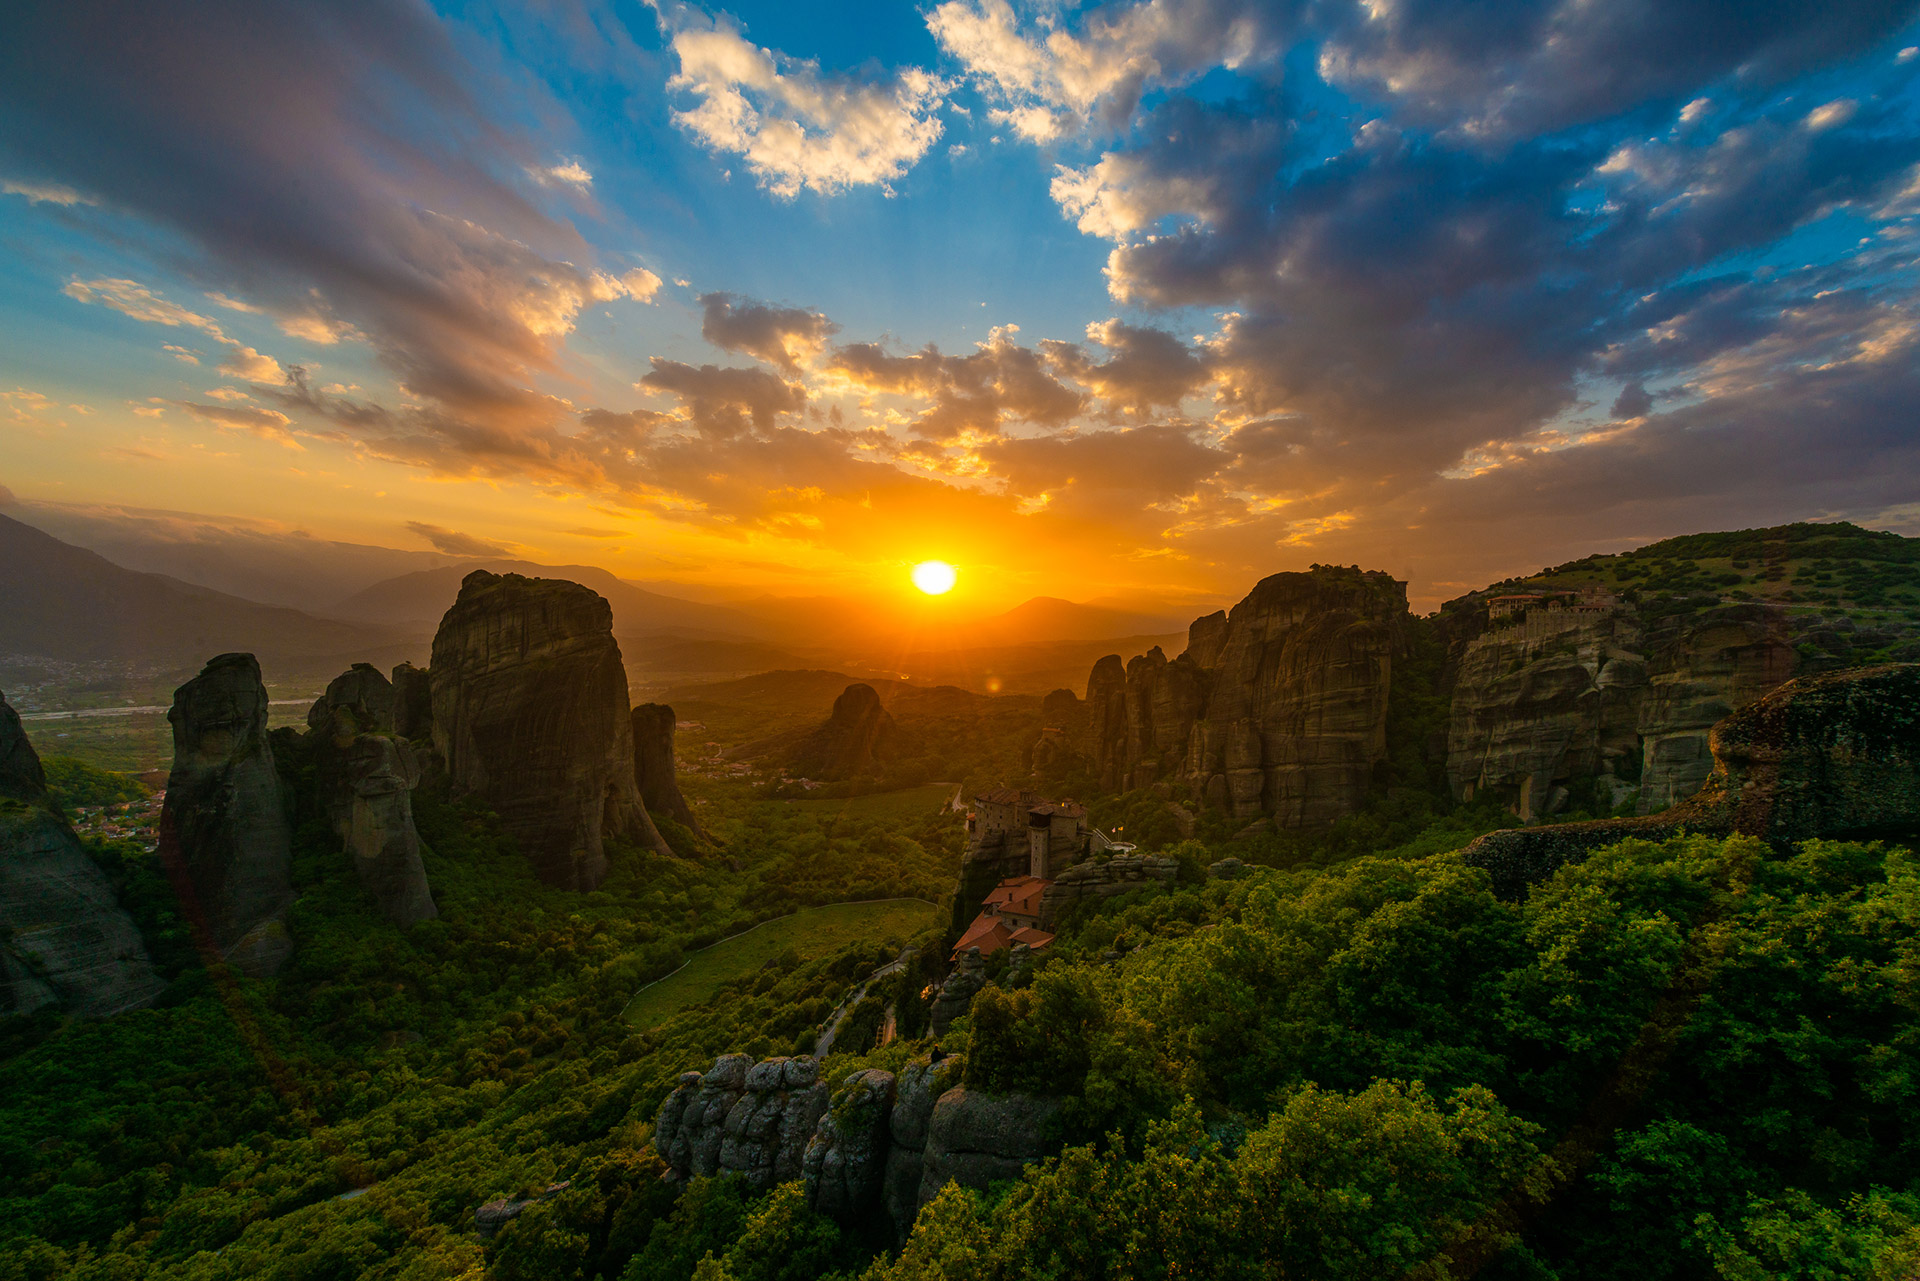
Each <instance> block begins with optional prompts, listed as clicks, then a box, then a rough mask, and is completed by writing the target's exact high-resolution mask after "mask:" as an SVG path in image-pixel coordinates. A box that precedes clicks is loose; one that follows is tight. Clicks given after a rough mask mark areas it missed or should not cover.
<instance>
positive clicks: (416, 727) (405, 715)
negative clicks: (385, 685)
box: [393, 663, 433, 739]
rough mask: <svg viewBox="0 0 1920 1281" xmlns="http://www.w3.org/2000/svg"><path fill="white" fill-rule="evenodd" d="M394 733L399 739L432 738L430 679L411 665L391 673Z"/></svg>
mask: <svg viewBox="0 0 1920 1281" xmlns="http://www.w3.org/2000/svg"><path fill="white" fill-rule="evenodd" d="M393 732H394V733H396V734H398V735H399V736H400V737H401V738H414V739H421V738H425V739H431V738H432V737H433V678H432V677H430V676H428V675H427V673H425V672H423V671H421V670H420V669H419V668H418V667H415V666H414V665H413V664H412V663H401V664H400V665H399V666H398V667H395V668H394V669H393Z"/></svg>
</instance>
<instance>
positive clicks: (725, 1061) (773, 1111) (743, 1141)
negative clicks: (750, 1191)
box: [653, 1054, 828, 1192]
mask: <svg viewBox="0 0 1920 1281" xmlns="http://www.w3.org/2000/svg"><path fill="white" fill-rule="evenodd" d="M827 1096H828V1090H827V1087H826V1085H825V1084H824V1083H823V1082H821V1080H820V1061H819V1060H818V1059H815V1058H811V1057H806V1056H801V1057H796V1058H790V1059H788V1058H773V1059H767V1060H766V1061H764V1062H761V1063H755V1062H754V1061H753V1060H752V1059H751V1058H749V1057H748V1056H747V1055H745V1054H726V1055H722V1056H721V1057H720V1058H719V1059H717V1060H715V1061H714V1065H713V1067H712V1068H711V1069H710V1070H709V1071H707V1072H706V1073H704V1074H703V1073H699V1072H686V1073H683V1074H682V1075H681V1077H680V1083H679V1085H678V1086H677V1087H676V1088H675V1089H674V1091H673V1093H671V1094H669V1095H668V1096H667V1098H666V1101H665V1102H663V1103H662V1104H661V1105H660V1111H659V1113H658V1114H657V1116H656V1117H655V1119H654V1126H653V1145H654V1148H655V1149H656V1150H657V1151H658V1152H659V1153H660V1156H661V1159H662V1160H664V1161H665V1162H666V1163H667V1165H668V1166H669V1167H671V1168H672V1170H673V1172H674V1174H675V1176H676V1177H678V1178H682V1179H685V1178H687V1177H689V1176H690V1175H695V1174H699V1175H708V1176H711V1175H715V1174H719V1173H722V1172H725V1173H731V1174H739V1175H742V1176H744V1177H745V1178H746V1180H747V1182H748V1183H749V1184H751V1185H752V1186H753V1188H754V1190H755V1191H760V1192H764V1191H766V1190H767V1189H768V1188H770V1187H772V1186H773V1185H774V1184H776V1183H785V1182H787V1181H788V1180H790V1179H797V1178H799V1177H800V1173H801V1161H802V1159H803V1158H804V1156H805V1155H806V1152H807V1146H808V1142H809V1140H811V1139H812V1137H813V1135H814V1131H815V1128H816V1127H817V1126H818V1125H819V1124H820V1121H821V1118H822V1116H823V1115H824V1114H825V1112H826V1110H827Z"/></svg>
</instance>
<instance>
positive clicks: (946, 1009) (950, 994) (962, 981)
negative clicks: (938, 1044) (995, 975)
mask: <svg viewBox="0 0 1920 1281" xmlns="http://www.w3.org/2000/svg"><path fill="white" fill-rule="evenodd" d="M986 985H987V958H986V957H984V956H982V955H981V954H980V949H979V948H977V947H970V948H968V949H967V950H966V951H964V952H962V953H961V954H960V959H959V961H958V963H956V964H955V965H954V967H953V972H952V973H951V974H949V975H947V977H946V981H945V982H943V983H941V984H940V991H939V993H938V994H936V995H935V996H934V998H933V1010H932V1011H931V1013H930V1014H929V1016H928V1020H929V1021H928V1031H929V1032H930V1033H931V1034H932V1035H933V1037H934V1038H935V1039H936V1040H938V1039H939V1038H940V1037H943V1036H945V1035H946V1034H947V1029H948V1028H950V1027H952V1026H953V1021H954V1020H955V1019H957V1018H959V1017H960V1016H961V1015H962V1014H965V1013H966V1012H967V1007H968V1006H969V1005H971V1004H973V998H974V996H975V995H976V994H977V993H978V992H979V991H980V989H981V988H983V987H985V986H986Z"/></svg>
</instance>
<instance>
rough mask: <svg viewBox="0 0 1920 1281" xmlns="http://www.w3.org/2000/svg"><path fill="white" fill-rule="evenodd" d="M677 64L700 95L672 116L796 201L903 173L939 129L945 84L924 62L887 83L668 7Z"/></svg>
mask: <svg viewBox="0 0 1920 1281" xmlns="http://www.w3.org/2000/svg"><path fill="white" fill-rule="evenodd" d="M660 21H661V25H662V27H663V28H665V29H666V31H667V32H668V34H669V37H670V43H671V45H672V48H673V52H674V55H675V56H676V57H677V58H678V59H679V62H680V70H679V72H678V73H677V74H676V75H675V76H674V77H673V79H672V80H671V81H669V82H668V85H669V87H670V88H673V89H679V90H684V91H686V92H687V93H690V94H692V95H693V97H694V98H695V99H696V102H695V105H693V106H692V107H689V108H687V109H685V110H682V111H676V112H674V114H673V119H674V122H675V123H676V124H678V125H679V126H680V127H681V128H682V129H684V130H685V131H686V132H687V133H688V134H689V135H690V136H692V137H693V138H694V139H695V140H696V141H698V142H699V143H700V144H701V145H702V146H704V147H706V148H707V149H708V150H710V151H715V152H724V153H728V154H731V155H738V156H741V157H743V158H745V160H746V162H747V168H748V169H749V170H751V171H752V173H753V175H754V178H755V179H756V180H757V181H758V182H759V184H760V185H761V186H762V187H764V188H765V189H766V190H768V191H770V192H772V193H773V194H774V195H775V196H778V197H781V198H782V199H787V200H791V199H793V198H794V197H795V196H797V195H799V194H800V191H801V189H802V188H808V189H811V190H813V191H816V192H819V193H820V194H822V195H832V194H834V193H835V192H840V191H845V190H847V189H848V188H851V187H865V186H879V187H881V188H882V189H884V190H889V191H890V190H891V188H890V187H889V185H888V184H890V183H891V182H892V181H893V180H894V179H896V178H898V177H900V176H901V175H902V174H904V173H906V171H907V170H908V169H909V168H910V167H911V166H912V165H913V164H914V163H915V162H916V161H918V160H919V159H920V158H921V157H922V156H924V155H926V153H927V149H928V148H930V147H932V146H933V144H934V142H935V141H937V140H938V139H939V137H940V133H941V124H940V121H939V120H938V119H937V118H936V117H935V115H934V113H935V112H936V111H937V110H938V109H939V107H940V104H941V102H942V101H943V99H944V96H945V94H946V92H947V84H946V82H945V81H943V80H941V79H940V78H939V77H937V76H934V75H932V74H930V73H928V72H927V71H924V70H922V69H921V68H918V67H908V68H904V69H902V70H900V71H898V72H896V73H894V74H893V75H892V76H891V77H889V78H887V79H885V80H882V81H868V80H860V79H855V78H853V77H850V76H836V75H828V74H825V73H823V72H822V71H821V70H820V67H819V64H817V63H815V62H811V61H806V60H802V59H795V58H788V57H786V56H784V55H781V54H776V53H774V52H773V51H771V50H768V49H762V48H760V47H759V46H757V45H755V44H753V43H751V42H750V41H748V40H746V39H745V38H743V37H742V36H741V35H740V34H739V32H737V31H735V30H732V29H730V28H729V27H727V26H724V25H722V24H721V23H718V22H715V21H713V20H712V19H709V18H707V17H705V16H704V15H702V14H700V13H698V12H696V11H694V10H692V9H688V8H685V7H680V6H674V7H671V8H665V7H663V8H662V9H661V10H660Z"/></svg>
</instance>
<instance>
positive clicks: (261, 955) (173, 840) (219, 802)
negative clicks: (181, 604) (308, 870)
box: [160, 654, 293, 976]
mask: <svg viewBox="0 0 1920 1281" xmlns="http://www.w3.org/2000/svg"><path fill="white" fill-rule="evenodd" d="M167 720H168V721H169V722H171V723H172V725H173V770H172V772H171V773H169V774H168V775H167V797H166V802H165V804H164V806H163V808H162V810H161V817H160V853H161V857H162V859H163V860H165V861H166V863H167V864H168V866H169V870H170V871H171V872H173V873H174V874H175V884H176V885H177V886H178V887H179V888H180V889H181V895H182V900H183V901H182V904H181V906H182V907H183V908H184V909H185V912H186V915H187V918H188V920H189V921H190V922H192V923H193V925H194V926H195V928H196V930H197V931H204V933H205V936H206V939H207V941H208V942H209V943H210V944H211V945H212V946H213V947H214V948H215V949H217V950H218V951H219V952H220V953H221V954H222V955H223V956H224V957H225V958H226V959H227V961H228V962H229V963H230V964H232V965H233V966H234V967H235V968H236V969H239V970H241V971H242V972H243V973H249V974H253V975H256V976H259V975H267V974H271V973H274V972H275V971H277V970H278V969H279V967H280V966H281V965H282V964H284V963H285V961H286V959H287V957H288V956H290V955H291V954H292V951H293V942H292V940H291V939H290V938H289V937H288V936H287V931H286V926H285V924H284V921H283V919H282V918H283V916H284V914H285V912H286V910H287V908H288V907H289V906H290V905H291V904H292V902H293V867H292V854H291V849H290V845H289V837H288V830H287V804H286V798H285V797H284V796H283V794H282V792H281V785H280V775H279V774H278V772H277V771H276V770H275V769H274V764H273V748H272V746H271V745H270V744H269V743H268V741H267V690H266V687H265V686H264V685H262V684H261V683H260V665H259V664H258V663H257V662H255V661H254V657H253V655H251V654H222V655H220V656H219V657H218V658H215V659H213V660H212V661H211V662H209V663H208V664H207V665H206V667H205V668H204V669H203V670H202V671H201V673H200V674H199V675H198V676H196V677H194V678H193V679H192V680H190V681H188V682H187V683H186V684H185V685H182V686H181V687H180V688H179V689H177V690H175V691H174V695H173V706H172V707H171V708H170V709H169V710H168V712H167Z"/></svg>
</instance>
